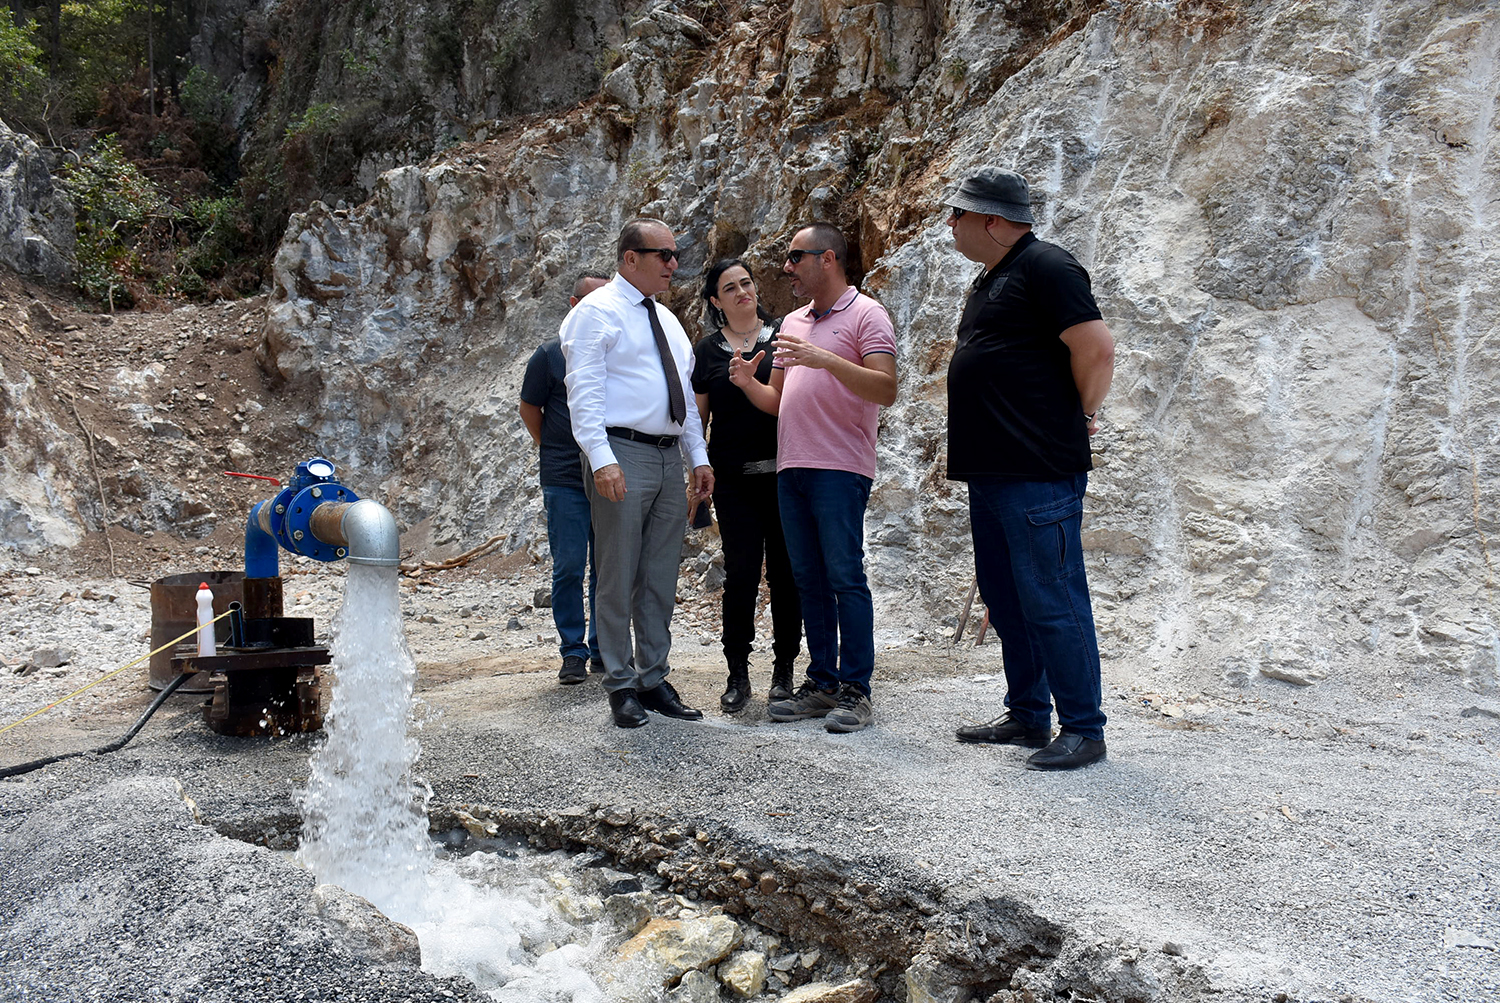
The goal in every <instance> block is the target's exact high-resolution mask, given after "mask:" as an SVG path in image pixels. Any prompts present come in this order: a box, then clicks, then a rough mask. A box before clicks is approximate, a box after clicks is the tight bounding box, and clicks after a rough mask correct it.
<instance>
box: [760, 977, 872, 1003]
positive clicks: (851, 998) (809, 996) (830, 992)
mask: <svg viewBox="0 0 1500 1003" xmlns="http://www.w3.org/2000/svg"><path fill="white" fill-rule="evenodd" d="M879 998H880V990H879V988H877V987H876V985H875V983H873V982H871V981H870V980H869V979H854V980H853V981H852V982H845V983H843V984H842V985H837V986H835V985H831V984H829V983H827V982H811V983H809V984H807V985H805V986H803V987H802V988H800V989H794V990H792V991H791V992H789V993H787V994H786V995H785V996H783V997H782V998H781V1003H874V1001H875V1000H877V999H879Z"/></svg>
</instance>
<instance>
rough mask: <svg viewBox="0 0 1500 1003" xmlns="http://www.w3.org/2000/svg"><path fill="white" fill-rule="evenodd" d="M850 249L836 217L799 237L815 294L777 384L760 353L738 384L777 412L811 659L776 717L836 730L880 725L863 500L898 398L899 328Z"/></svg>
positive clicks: (794, 252) (791, 323)
mask: <svg viewBox="0 0 1500 1003" xmlns="http://www.w3.org/2000/svg"><path fill="white" fill-rule="evenodd" d="M847 261H848V245H847V244H846V243H845V241H844V236H843V234H841V233H839V231H838V229H837V228H835V227H833V226H831V225H829V224H827V223H813V224H811V225H809V226H805V227H803V228H802V229H800V230H798V231H797V232H796V234H795V235H794V236H793V237H792V243H791V247H790V249H789V250H788V251H787V256H786V265H785V266H784V267H783V269H782V270H783V271H784V272H785V273H786V274H787V275H788V276H789V277H790V278H791V280H792V292H793V293H794V294H795V295H796V296H797V297H798V298H803V297H806V298H809V299H811V300H812V302H811V303H809V304H808V305H807V306H805V307H802V308H801V309H798V310H793V311H792V312H791V313H789V314H787V316H786V319H785V320H783V321H782V322H781V333H780V334H779V335H778V336H777V338H776V343H775V347H776V357H775V363H774V365H775V368H774V369H773V370H772V372H771V382H770V384H769V385H768V384H763V383H758V382H756V381H755V380H754V378H753V375H752V374H753V373H754V371H755V367H756V365H758V364H759V362H760V360H761V357H762V355H763V354H764V353H762V355H757V356H756V357H755V358H753V359H743V358H739V357H736V358H735V359H734V360H732V361H731V363H730V379H731V380H732V381H733V382H734V383H735V385H736V386H739V387H741V388H742V389H744V390H745V393H746V395H747V396H749V397H750V399H751V400H752V401H753V402H754V403H755V405H756V406H757V407H759V408H760V409H761V410H763V411H767V412H769V413H771V414H776V415H779V417H780V422H779V426H778V430H777V454H776V470H777V494H778V499H779V501H780V504H781V523H782V529H783V531H784V533H785V536H786V547H787V553H788V555H789V556H790V557H791V561H792V575H793V577H794V578H796V580H797V592H798V594H799V596H800V597H801V599H802V618H803V622H804V625H805V627H806V630H807V647H808V651H809V652H810V653H811V655H812V661H811V663H810V664H809V665H808V667H807V680H806V681H805V682H803V684H802V685H801V686H800V687H798V689H797V691H796V692H795V693H794V694H793V695H792V697H791V699H789V700H779V701H776V702H774V703H772V704H771V706H770V717H771V720H773V721H800V720H802V719H804V718H809V717H821V718H823V719H824V726H825V727H826V728H827V729H828V730H829V731H833V732H850V731H860V730H862V729H864V728H866V727H868V726H869V724H870V718H871V709H870V676H871V675H872V674H873V672H874V671H875V610H874V605H873V604H872V602H871V600H870V587H869V585H868V584H867V582H866V581H865V551H864V532H865V504H866V503H867V502H868V501H869V498H870V485H871V483H872V482H873V481H874V479H875V428H876V424H877V422H878V421H879V418H880V408H881V407H882V406H883V405H887V404H891V403H893V402H894V401H895V399H896V335H895V330H894V329H893V328H892V326H891V318H890V315H889V314H887V313H886V312H885V307H883V306H881V305H880V304H879V303H877V302H875V301H874V300H873V299H871V298H870V297H868V296H866V295H864V294H863V293H861V292H860V291H859V290H857V289H855V288H854V287H853V286H851V285H850V284H849V280H848V278H847V275H846V272H845V263H846V262H847Z"/></svg>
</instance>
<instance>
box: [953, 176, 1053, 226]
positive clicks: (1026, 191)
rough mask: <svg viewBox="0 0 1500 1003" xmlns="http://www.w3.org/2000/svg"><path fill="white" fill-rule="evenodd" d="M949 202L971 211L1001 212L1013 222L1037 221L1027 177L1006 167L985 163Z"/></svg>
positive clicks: (956, 206) (968, 178) (995, 214)
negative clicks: (988, 165)
mask: <svg viewBox="0 0 1500 1003" xmlns="http://www.w3.org/2000/svg"><path fill="white" fill-rule="evenodd" d="M948 205H950V206H953V207H955V208H958V209H963V210H966V211H968V212H980V213H984V214H986V215H989V216H999V217H1001V218H1003V219H1008V220H1010V221H1011V222H1012V223H1035V222H1036V219H1035V217H1033V216H1032V215H1031V189H1030V188H1028V187H1027V185H1026V179H1025V178H1023V177H1021V175H1019V174H1017V173H1016V172H1015V171H1007V170H1006V169H1005V168H1003V167H981V168H980V169H979V170H977V171H975V172H974V173H973V174H971V175H969V176H968V177H967V178H965V179H964V180H963V181H962V182H961V183H960V184H959V186H958V190H957V191H955V192H954V193H953V194H952V195H949V196H948Z"/></svg>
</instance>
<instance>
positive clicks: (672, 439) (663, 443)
mask: <svg viewBox="0 0 1500 1003" xmlns="http://www.w3.org/2000/svg"><path fill="white" fill-rule="evenodd" d="M604 434H605V435H614V436H618V437H619V438H621V439H629V440H630V441H631V442H644V443H646V444H647V445H648V446H655V447H656V448H657V449H671V448H672V447H673V446H675V445H677V436H675V435H647V434H646V433H645V432H637V431H636V430H635V429H633V428H622V427H621V426H619V425H612V426H609V427H606V428H605V429H604Z"/></svg>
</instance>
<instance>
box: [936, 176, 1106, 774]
mask: <svg viewBox="0 0 1500 1003" xmlns="http://www.w3.org/2000/svg"><path fill="white" fill-rule="evenodd" d="M947 206H948V208H949V214H948V225H949V226H950V227H951V228H952V230H953V243H954V246H955V247H956V248H957V249H958V252H959V253H960V254H962V255H963V256H964V257H966V258H968V259H970V260H971V261H976V262H979V263H980V264H982V265H984V271H983V272H982V273H981V274H980V275H979V276H978V278H977V279H975V281H974V284H973V286H972V288H971V291H970V293H969V297H968V300H967V301H966V302H965V304H964V311H963V316H962V318H961V319H960V320H959V324H958V339H957V343H956V345H955V347H954V350H953V358H952V361H951V362H950V363H949V366H948V477H949V478H950V479H952V480H960V481H967V482H968V484H969V516H970V527H971V531H972V533H973V538H974V567H975V573H976V576H977V578H978V581H979V591H980V594H981V595H982V596H983V598H984V603H985V606H986V607H988V609H989V612H990V622H991V623H993V624H994V625H995V628H996V630H997V632H998V633H999V635H1000V645H1001V649H1002V652H1003V655H1004V659H1005V678H1006V683H1007V687H1008V693H1007V694H1006V697H1005V706H1006V712H1005V713H1004V714H1003V715H1001V716H1000V717H999V718H996V719H995V720H993V721H991V722H989V723H988V724H983V725H976V726H970V727H964V728H960V729H958V739H959V741H962V742H986V743H992V744H1001V745H1021V746H1028V747H1031V748H1035V749H1039V750H1040V751H1038V752H1036V753H1034V754H1033V755H1032V756H1031V757H1030V758H1029V759H1028V760H1027V761H1026V765H1027V767H1028V768H1029V769H1035V770H1071V769H1076V768H1078V767H1080V766H1087V765H1088V764H1089V763H1092V762H1094V761H1095V760H1098V759H1102V758H1104V754H1105V748H1104V722H1105V717H1104V712H1103V710H1102V708H1101V707H1100V689H1101V687H1100V678H1099V646H1098V643H1097V641H1096V638H1095V635H1094V614H1093V609H1092V607H1091V606H1090V603H1089V592H1088V583H1087V581H1086V580H1085V577H1084V567H1083V546H1082V541H1081V538H1080V523H1081V521H1082V515H1083V496H1084V489H1085V488H1086V486H1087V484H1088V471H1089V469H1090V468H1091V467H1092V465H1093V464H1092V462H1091V460H1090V453H1089V436H1091V435H1093V434H1094V433H1095V432H1096V431H1098V428H1099V408H1100V405H1101V403H1102V402H1103V400H1104V395H1105V394H1106V393H1107V392H1108V391H1109V384H1110V379H1111V377H1112V376H1113V374H1114V339H1113V338H1112V337H1111V335H1110V333H1109V328H1108V327H1107V326H1106V325H1105V323H1104V320H1103V318H1102V315H1101V314H1100V313H1099V307H1098V306H1097V305H1096V304H1095V302H1094V296H1093V293H1092V292H1091V290H1090V287H1089V275H1088V272H1086V271H1085V270H1084V269H1083V266H1082V265H1080V264H1079V263H1078V261H1077V260H1076V259H1075V258H1074V257H1073V256H1072V255H1071V254H1069V253H1068V252H1067V251H1065V250H1063V249H1062V248H1061V247H1058V246H1057V245H1055V244H1050V243H1047V242H1046V241H1043V240H1038V239H1037V237H1036V235H1035V234H1033V233H1032V232H1031V226H1032V224H1033V223H1034V222H1035V219H1034V218H1033V216H1032V213H1031V194H1030V190H1029V189H1028V187H1027V185H1026V179H1025V178H1023V177H1021V175H1019V174H1016V173H1015V172H1014V171H1008V170H1004V169H1002V168H997V167H985V168H981V169H980V170H978V171H976V172H974V173H973V174H972V175H970V176H969V177H967V178H965V179H964V180H963V182H962V183H961V184H960V185H959V186H958V189H957V190H956V191H955V192H953V194H951V195H950V196H949V197H948V199H947ZM1054 702H1055V703H1056V705H1057V717H1058V723H1059V725H1060V730H1059V733H1058V735H1057V738H1056V739H1055V740H1054V739H1053V737H1052V705H1053V703H1054Z"/></svg>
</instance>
